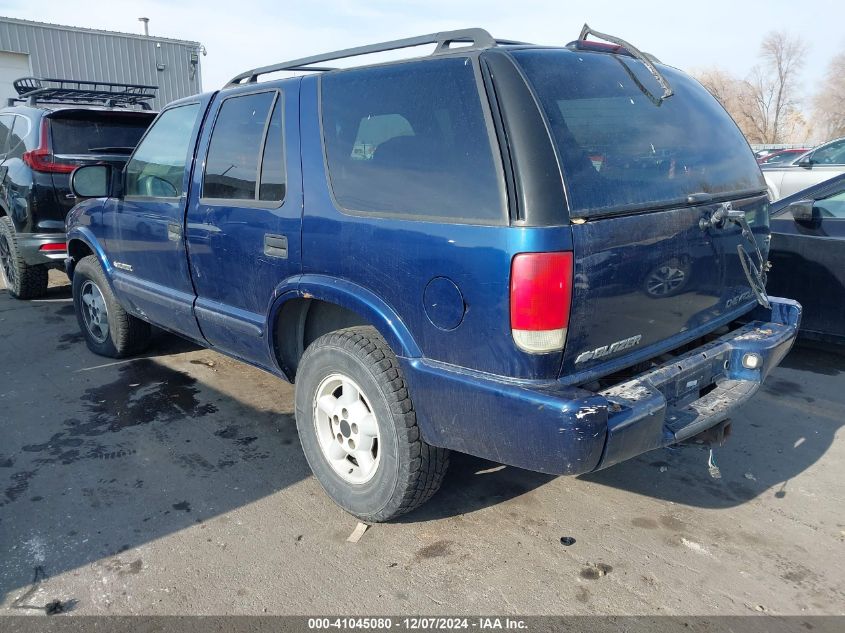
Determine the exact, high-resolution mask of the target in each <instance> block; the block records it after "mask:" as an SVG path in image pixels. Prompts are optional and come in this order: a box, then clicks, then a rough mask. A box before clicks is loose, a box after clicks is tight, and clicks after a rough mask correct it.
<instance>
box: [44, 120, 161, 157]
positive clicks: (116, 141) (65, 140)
mask: <svg viewBox="0 0 845 633" xmlns="http://www.w3.org/2000/svg"><path fill="white" fill-rule="evenodd" d="M151 122H152V117H141V116H137V117H135V116H132V117H125V116H121V117H111V118H105V117H102V116H95V117H90V116H89V117H85V118H69V119H66V118H51V119H50V135H51V137H52V141H53V152H54V153H56V154H127V155H128V154H131V153H132V150H134V149H135V146H136V145H137V144H138V141H140V140H141V137H142V136H143V135H144V132H146V131H147V128H148V127H149V125H150V123H151Z"/></svg>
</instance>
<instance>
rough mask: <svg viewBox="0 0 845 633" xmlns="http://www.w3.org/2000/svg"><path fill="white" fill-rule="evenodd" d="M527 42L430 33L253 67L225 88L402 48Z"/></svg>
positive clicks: (468, 32)
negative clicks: (274, 74)
mask: <svg viewBox="0 0 845 633" xmlns="http://www.w3.org/2000/svg"><path fill="white" fill-rule="evenodd" d="M524 43H525V42H515V41H513V40H500V39H496V38H494V37H493V36H492V35H490V34H489V33H488V32H487V31H485V30H484V29H478V28H474V29H460V30H457V31H443V32H441V33H430V34H428V35H418V36H416V37H406V38H404V39H401V40H390V41H388V42H380V43H378V44H368V45H367V46H358V47H355V48H347V49H344V50H341V51H334V52H332V53H323V54H321V55H313V56H311V57H302V58H300V59H294V60H291V61H288V62H282V63H280V64H272V65H270V66H263V67H261V68H253V69H252V70H247V71H245V72H242V73H241V74H240V75H237V76H236V77H233V78H232V79H231V81H229V83H228V84H226V86H225V87H227V88H228V87H231V86H237V85H239V84H243V83H255V82H256V81H258V77H259V76H260V75H266V74H268V73H275V72H280V71H283V70H287V71H299V72H312V71H322V72H326V71H330V70H337V69H336V68H333V67H326V66H314V64H320V63H322V62H330V61H335V60H338V59H347V58H349V57H357V56H359V55H370V54H372V53H384V52H387V51H395V50H398V49H402V48H412V47H414V46H424V45H426V44H437V47H436V48H435V49H434V52H433V53H431V54H432V55H442V54H445V53H449V52H452V51H453V50H459V51H461V52H464V51H474V50H482V49H485V48H491V47H493V46H497V45H500V44H524ZM452 44H459V45H460V46H456V47H455V49H452Z"/></svg>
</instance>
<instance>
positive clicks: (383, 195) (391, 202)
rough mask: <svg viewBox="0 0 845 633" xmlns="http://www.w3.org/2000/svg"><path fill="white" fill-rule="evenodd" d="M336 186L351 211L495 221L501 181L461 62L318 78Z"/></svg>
mask: <svg viewBox="0 0 845 633" xmlns="http://www.w3.org/2000/svg"><path fill="white" fill-rule="evenodd" d="M321 82H322V83H321V95H322V111H323V135H324V142H325V151H326V162H327V165H328V170H329V176H330V180H331V186H332V190H333V193H334V196H335V199H336V200H337V202H338V204H339V205H340V206H341V207H342V208H344V209H347V210H350V211H358V212H373V213H378V214H385V215H401V216H412V217H415V218H419V219H426V218H429V219H434V220H438V221H443V220H449V221H454V222H462V221H465V222H473V223H501V222H504V221H505V217H506V211H505V205H504V196H503V190H504V185H503V178H502V176H501V170H500V169H499V167H498V165H497V163H496V161H495V159H494V155H493V151H492V146H491V142H490V137H489V135H488V130H487V124H486V122H485V118H484V113H483V110H482V106H481V100H480V98H479V95H478V89H477V87H476V81H475V75H474V71H473V67H472V64H471V63H470V61H469V60H467V59H441V60H433V61H423V62H413V63H404V64H398V65H392V66H383V67H379V68H370V69H359V70H350V71H344V72H339V73H332V74H329V75H326V76H324V77H323V78H322V79H321Z"/></svg>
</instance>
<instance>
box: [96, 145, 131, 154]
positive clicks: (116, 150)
mask: <svg viewBox="0 0 845 633" xmlns="http://www.w3.org/2000/svg"><path fill="white" fill-rule="evenodd" d="M134 149H135V148H134V147H116V146H114V147H89V148H88V151H89V152H92V153H97V154H131V153H132V150H134Z"/></svg>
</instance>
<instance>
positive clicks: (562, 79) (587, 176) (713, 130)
mask: <svg viewBox="0 0 845 633" xmlns="http://www.w3.org/2000/svg"><path fill="white" fill-rule="evenodd" d="M512 55H513V57H514V58H515V59H516V61H517V63H518V64H519V65H520V67H521V68H522V69H523V71H524V72H525V74H526V76H527V77H528V80H529V82H530V84H531V85H532V87H533V88H534V91H535V92H536V94H537V97H538V98H539V101H540V104H541V106H542V108H543V110H544V111H545V113H546V116H547V117H548V121H549V125H550V128H551V133H552V137H553V140H554V142H555V144H556V145H557V149H558V154H559V156H560V159H561V163H562V167H563V172H564V178H565V180H566V184H567V193H568V197H569V207H570V211H572V212H573V214H574V215H578V216H587V215H590V214H596V213H605V212H610V211H616V210H621V209H626V208H627V209H631V208H642V209H648V208H650V207H652V208H653V207H662V206H666V205H672V204H685V203H686V200H687V196H689V195H691V194H702V193H703V194H713V195H714V196H733V195H743V194H750V193H754V192H759V191H763V190H765V181H764V180H763V177H762V175H761V173H760V168H759V166H758V165H757V161H756V160H755V159H754V155H753V154H752V153H751V150H750V149H749V147H748V143H747V141H746V140H745V138H744V137H743V136H742V133H741V132H740V131H739V129H738V128H737V126H736V124H735V123H734V122H733V120H732V119H731V118H730V116H729V115H728V114H727V112H725V110H724V108H722V106H720V105H719V103H718V102H717V101H716V100H715V99H714V98H713V97H712V96H711V95H710V94H709V93H708V92H707V91H706V90H705V89H704V88H703V87H702V86H701V85H700V84H699V83H698V82H696V81H695V80H693V79H691V78H690V77H688V76H687V75H685V74H684V73H682V72H680V71H678V70H675V69H673V68H670V67H668V66H663V65H661V66H660V72H661V73H663V74H664V75H665V76H666V78H667V79H668V81H669V83H670V84H671V85H672V88H673V89H674V91H675V94H674V95H673V96H672V97H669V98H668V99H665V100H664V101H662V102H656V99H655V96H654V94H655V93H656V94H657V95H659V94H660V93H661V91H662V89H661V88H660V86H658V84H657V82H656V81H655V80H654V78H653V77H652V76H651V75H650V74H649V72H648V70H647V69H646V68H645V66H644V65H643V64H642V63H641V62H639V61H638V60H636V59H633V58H631V57H627V56H623V55H610V54H607V53H598V52H587V51H570V50H562V49H548V50H522V51H515V52H513V53H512Z"/></svg>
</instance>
